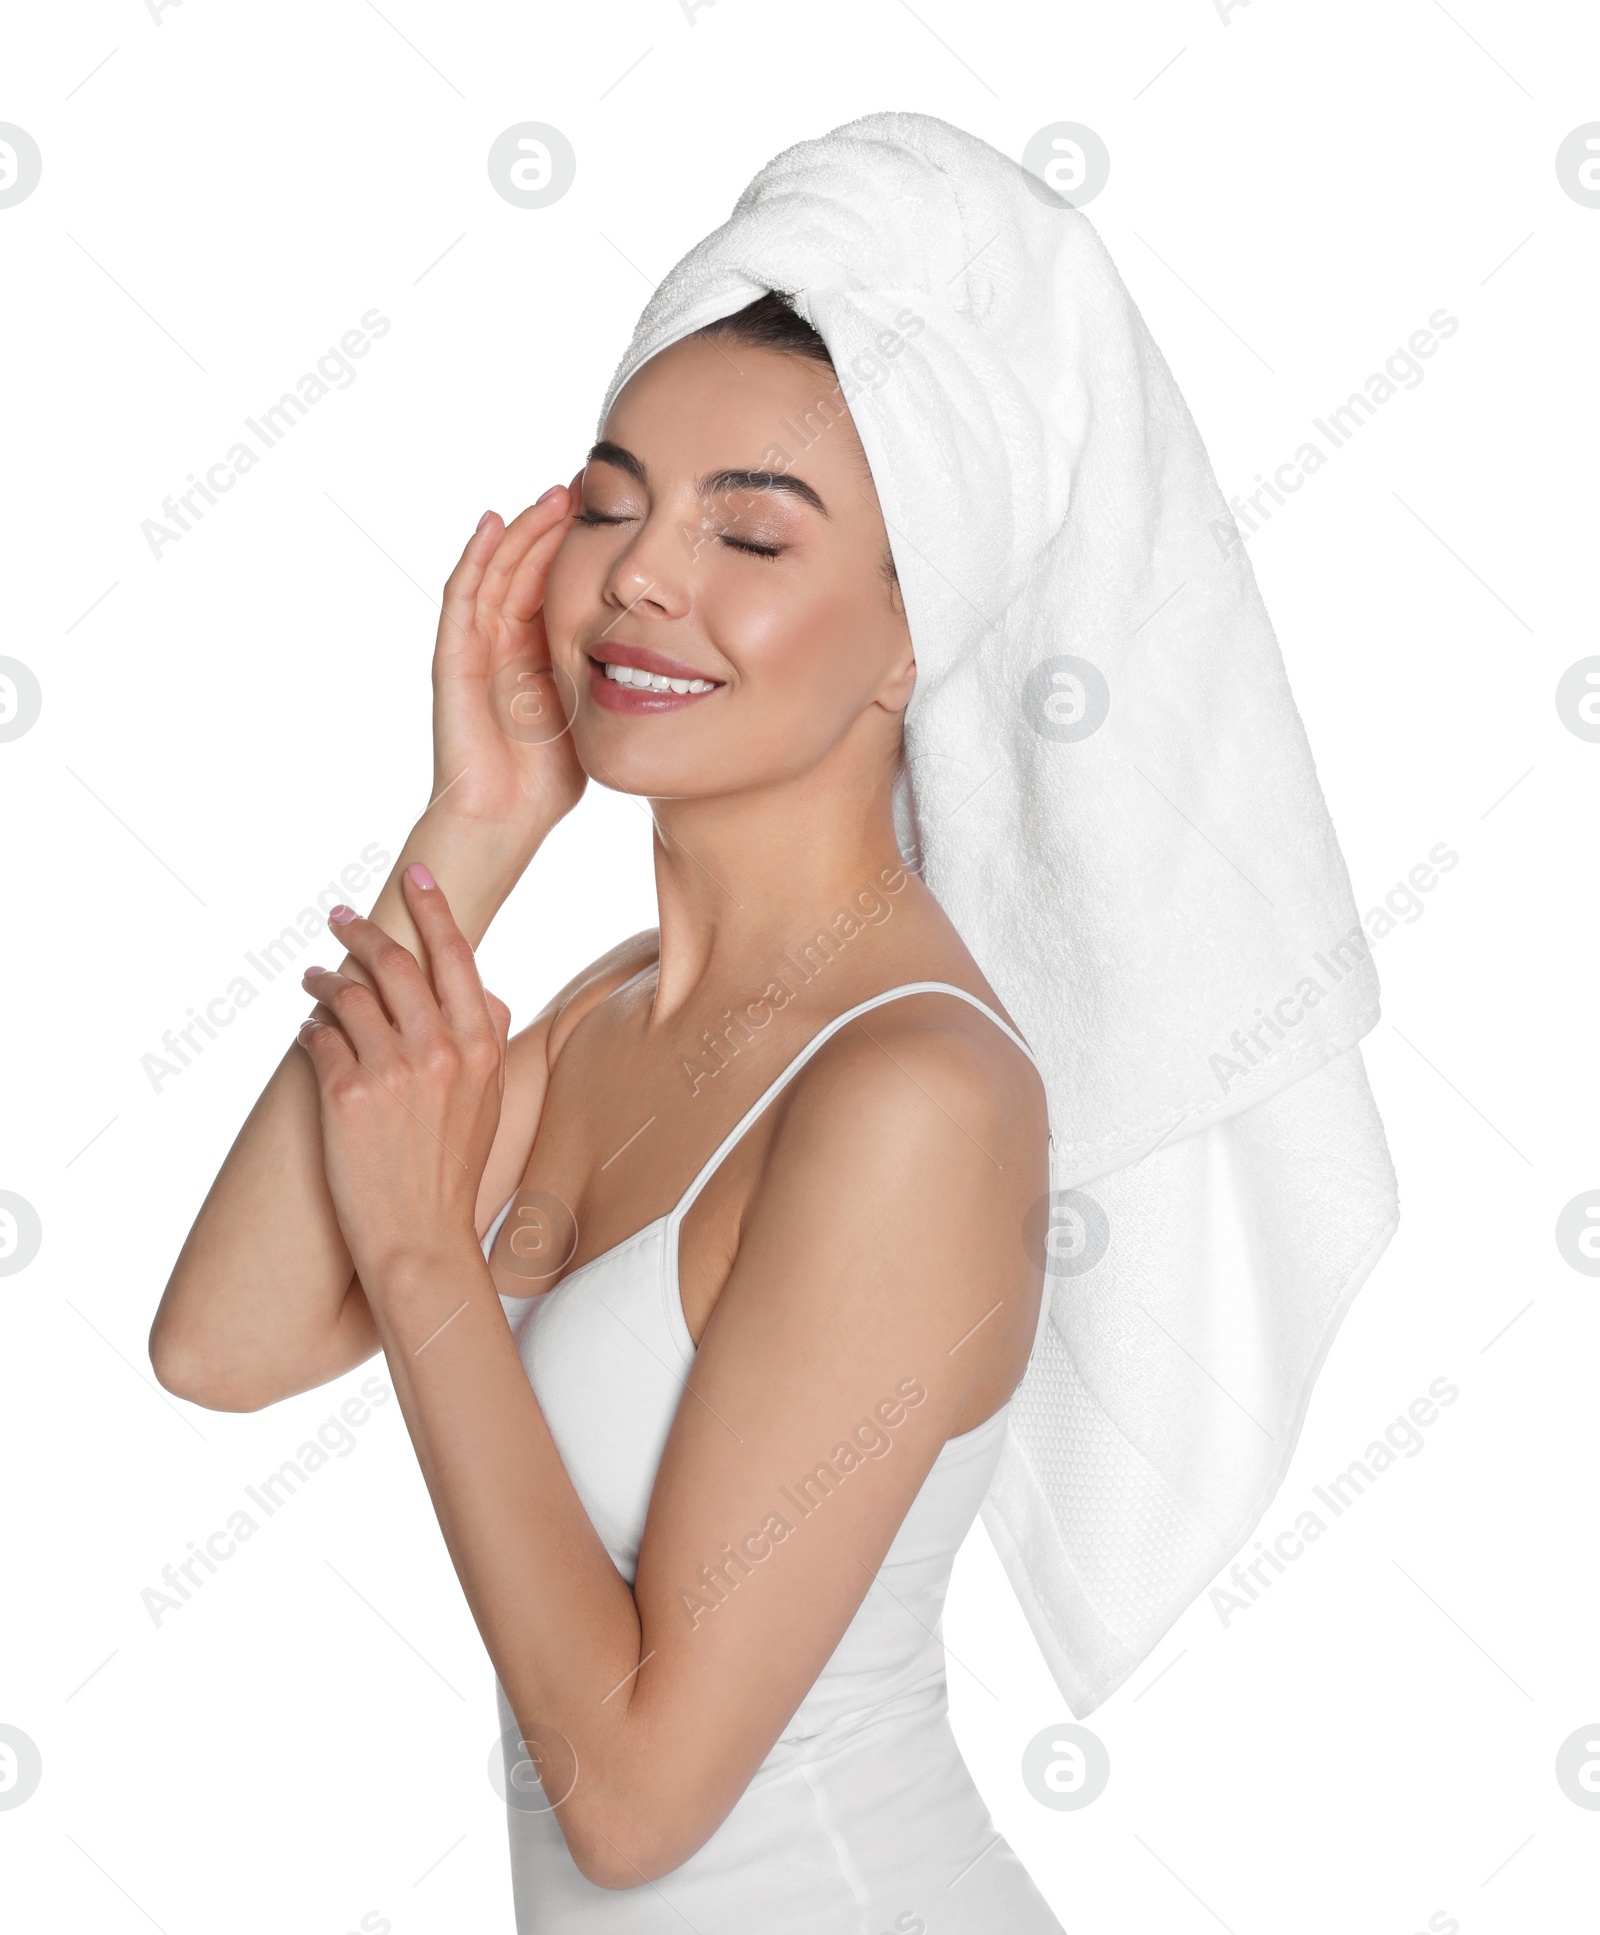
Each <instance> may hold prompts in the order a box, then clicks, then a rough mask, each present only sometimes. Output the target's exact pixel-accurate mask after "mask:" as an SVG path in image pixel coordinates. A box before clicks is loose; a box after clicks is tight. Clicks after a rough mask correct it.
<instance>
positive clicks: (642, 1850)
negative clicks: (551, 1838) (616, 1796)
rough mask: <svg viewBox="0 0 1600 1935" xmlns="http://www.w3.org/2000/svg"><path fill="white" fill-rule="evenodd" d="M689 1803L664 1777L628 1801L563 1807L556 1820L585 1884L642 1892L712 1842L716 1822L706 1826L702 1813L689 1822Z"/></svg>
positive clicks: (557, 1812)
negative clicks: (686, 1803) (648, 1789)
mask: <svg viewBox="0 0 1600 1935" xmlns="http://www.w3.org/2000/svg"><path fill="white" fill-rule="evenodd" d="M573 1798H574V1800H576V1799H577V1798H578V1797H577V1796H576V1795H574V1796H573ZM685 1799H686V1797H685V1796H683V1795H674V1794H673V1792H672V1786H671V1782H670V1780H666V1779H663V1780H661V1781H660V1782H651V1783H650V1791H649V1792H648V1793H646V1794H640V1795H638V1796H636V1797H632V1798H630V1799H629V1800H628V1801H627V1802H626V1803H623V1802H620V1801H617V1802H613V1803H612V1804H609V1805H607V1806H604V1807H598V1806H595V1805H593V1804H591V1805H590V1806H589V1807H588V1808H580V1809H579V1810H578V1811H577V1812H569V1810H568V1808H566V1807H559V1808H557V1809H556V1811H555V1817H556V1820H557V1821H558V1822H559V1823H560V1826H561V1831H562V1834H563V1835H564V1836H565V1838H566V1843H567V1852H568V1853H569V1854H570V1855H571V1856H572V1860H573V1864H574V1866H575V1867H576V1868H577V1870H578V1872H579V1874H581V1875H582V1876H583V1878H584V1880H585V1881H588V1882H592V1883H593V1884H594V1886H595V1887H596V1888H608V1889H613V1890H621V1889H626V1888H643V1887H646V1886H647V1885H648V1884H649V1883H651V1882H654V1881H660V1880H662V1879H663V1878H664V1877H666V1876H667V1875H670V1874H671V1873H672V1871H673V1870H674V1869H675V1868H681V1867H682V1866H683V1864H684V1862H686V1861H687V1860H689V1859H690V1857H691V1856H693V1855H696V1854H698V1853H699V1851H700V1850H701V1848H703V1847H704V1846H705V1844H706V1842H707V1841H709V1840H710V1838H711V1835H712V1832H713V1831H714V1825H715V1824H713V1825H712V1826H710V1827H708V1826H706V1825H705V1822H704V1819H703V1817H702V1816H700V1815H699V1814H698V1813H697V1814H696V1815H695V1817H694V1818H693V1819H691V1818H690V1817H689V1815H688V1814H687V1812H686V1811H685V1807H684V1801H685Z"/></svg>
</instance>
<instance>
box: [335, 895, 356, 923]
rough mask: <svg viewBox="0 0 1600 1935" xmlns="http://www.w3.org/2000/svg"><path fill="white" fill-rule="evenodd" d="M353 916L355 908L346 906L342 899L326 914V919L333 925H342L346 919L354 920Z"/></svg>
mask: <svg viewBox="0 0 1600 1935" xmlns="http://www.w3.org/2000/svg"><path fill="white" fill-rule="evenodd" d="M355 917H356V910H355V909H354V908H353V907H346V906H345V904H344V902H343V901H342V900H341V901H340V902H339V905H338V906H337V907H335V908H334V909H333V910H332V911H331V912H330V913H329V915H328V919H329V920H330V921H332V923H333V925H334V926H335V927H343V926H344V924H345V922H346V921H347V920H354V919H355Z"/></svg>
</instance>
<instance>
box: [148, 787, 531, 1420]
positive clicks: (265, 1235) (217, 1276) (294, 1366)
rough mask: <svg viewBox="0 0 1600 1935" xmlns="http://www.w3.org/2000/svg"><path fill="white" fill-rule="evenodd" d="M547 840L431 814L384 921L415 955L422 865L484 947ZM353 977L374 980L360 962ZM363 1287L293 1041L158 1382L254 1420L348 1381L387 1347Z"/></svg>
mask: <svg viewBox="0 0 1600 1935" xmlns="http://www.w3.org/2000/svg"><path fill="white" fill-rule="evenodd" d="M543 837H544V830H543V829H539V830H536V832H535V833H533V834H529V835H526V836H523V837H521V838H520V839H518V840H512V839H510V838H509V837H504V836H497V835H496V834H495V832H494V830H493V829H492V828H489V829H485V828H484V827H482V826H476V827H475V826H472V825H469V824H463V823H460V822H457V821H453V820H451V819H450V818H449V817H448V816H446V815H444V814H443V813H441V812H440V811H439V810H438V809H433V810H431V811H430V812H428V813H426V814H424V816H423V817H422V819H421V820H419V821H418V823H417V825H416V826H415V827H414V828H413V829H412V831H411V833H410V835H409V836H408V838H407V840H406V842H405V845H404V847H403V849H402V851H401V853H400V856H399V858H398V860H397V861H396V863H395V866H394V869H393V871H392V872H391V873H390V875H389V878H388V880H387V882H386V883H385V885H384V887H383V889H382V891H381V893H380V894H379V896H378V902H377V908H376V910H375V912H376V917H377V918H378V919H379V920H381V921H382V922H383V924H384V925H385V926H386V927H387V929H388V931H389V932H390V933H391V934H393V935H394V936H395V937H396V938H397V939H399V940H401V941H402V942H403V943H404V944H405V945H406V946H408V947H411V948H412V949H414V950H416V949H417V938H416V933H415V929H414V928H413V927H412V924H411V919H410V915H409V914H408V913H407V911H406V908H405V903H404V899H403V897H402V895H401V892H400V888H399V884H398V882H399V876H400V872H401V869H402V868H404V867H406V866H409V865H410V864H411V862H412V861H414V860H421V861H423V863H424V864H425V865H426V866H428V867H429V868H430V869H431V870H432V872H433V873H434V875H435V877H436V878H437V879H438V880H439V881H440V883H441V885H442V886H444V887H445V890H446V891H447V892H448V893H449V895H450V896H451V900H452V903H453V904H455V905H459V906H461V908H462V910H463V921H462V926H463V931H464V932H466V933H467V935H468V938H469V939H470V940H471V941H472V942H473V944H474V945H477V943H478V942H479V941H480V940H481V939H482V937H483V934H484V933H485V931H486V930H487V928H488V926H489V923H490V921H491V920H492V919H493V917H494V915H495V913H496V912H497V911H498V910H499V908H500V906H501V905H502V904H503V903H504V901H505V899H506V897H507V896H508V895H509V894H510V892H511V890H512V888H513V887H514V886H515V885H516V882H517V880H518V878H519V877H520V875H521V874H522V872H523V871H524V869H525V868H526V866H527V864H528V862H529V860H530V859H531V858H532V857H533V854H534V853H536V852H537V850H538V847H539V844H540V843H541V841H542V839H543ZM330 931H333V930H330ZM419 951H420V950H419ZM342 971H343V972H345V973H346V974H348V975H350V976H351V977H352V978H359V979H366V978H367V977H366V975H365V972H364V970H363V969H362V968H361V967H360V965H359V963H356V962H354V961H352V960H350V958H349V957H348V956H347V957H346V959H345V962H344V966H343V969H342ZM353 1279H354V1264H353V1262H352V1259H351V1255H350V1251H349V1248H348V1246H347V1245H346V1243H345V1240H344V1236H343V1234H342V1232H341V1230H340V1227H339V1220H338V1217H337V1215H336V1214H335V1211H334V1207H333V1200H332V1197H331V1196H330V1194H329V1191H328V1185H327V1179H326V1176H325V1173H324V1167H323V1150H322V1130H321V1121H320V1112H319V1105H318V1099H317V1084H316V1079H315V1076H314V1075H313V1073H312V1071H311V1068H310V1066H309V1064H308V1063H307V1061H306V1057H305V1055H304V1053H303V1052H302V1051H301V1049H300V1048H299V1047H298V1046H296V1045H295V1044H293V1043H291V1044H290V1046H289V1047H288V1049H287V1050H286V1052H285V1054H284V1057H283V1059H282V1061H281V1062H280V1063H279V1064H278V1067H277V1068H276V1069H275V1070H274V1072H273V1075H272V1077H271V1079H270V1081H269V1082H268V1083H267V1085H266V1087H265V1089H264V1090H263V1091H262V1093H261V1095H260V1097H259V1098H258V1100H257V1101H256V1104H255V1106H254V1108H252V1110H251V1112H250V1114H249V1116H248V1118H247V1119H246V1121H245V1123H244V1126H243V1127H242V1128H241V1130H240V1132H239V1134H238V1136H237V1137H236V1138H235V1140H234V1143H233V1146H232V1148H231V1149H230V1150H229V1152H228V1155H227V1157H226V1159H225V1160H224V1162H223V1164H222V1167H221V1169H220V1171H219V1172H218V1174H217V1177H216V1180H215V1182H214V1183H213V1184H212V1186H211V1189H210V1191H209V1193H208V1194H207V1196H206V1199H205V1202H204V1204H203V1205H202V1207H201V1209H200V1213H199V1215H198V1216H197V1217H196V1218H195V1221H194V1224H193V1226H192V1228H191V1229H190V1232H189V1235H188V1237H187V1239H186V1241H185V1243H184V1246H183V1249H182V1251H181V1252H180V1254H179V1256H178V1259H177V1262H176V1264H175V1265H174V1267H173V1271H172V1275H171V1278H170V1279H169V1281H168V1283H167V1286H166V1290H165V1292H164V1293H163V1295H162V1299H161V1303H160V1305H159V1307H158V1309H157V1312H156V1316H155V1321H154V1324H153V1325H152V1328H151V1332H150V1355H151V1361H152V1363H153V1365H154V1366H155V1369H156V1372H157V1375H158V1376H159V1377H161V1379H162V1381H163V1383H165V1384H167V1385H168V1387H169V1388H170V1389H173V1390H175V1391H178V1392H179V1393H180V1394H181V1395H184V1396H187V1397H191V1398H192V1399H194V1401H196V1402H198V1403H202V1404H210V1405H213V1406H215V1407H216V1408H221V1409H254V1408H257V1407H259V1405H261V1404H264V1403H269V1402H272V1401H275V1400H276V1399H278V1398H280V1397H285V1396H288V1395H290V1394H291V1393H293V1392H295V1391H297V1390H303V1389H306V1388H309V1387H310V1386H311V1385H313V1384H316V1383H321V1382H323V1381H325V1380H326V1379H327V1378H329V1377H334V1376H338V1375H341V1374H342V1372H343V1371H344V1370H346V1369H348V1368H350V1367H351V1365H353V1364H356V1363H359V1362H360V1361H361V1360H362V1358H364V1357H367V1356H370V1355H371V1354H372V1351H373V1350H374V1349H375V1348H376V1345H377V1335H376V1332H375V1330H374V1328H373V1325H372V1320H371V1317H370V1315H369V1313H368V1311H367V1309H366V1306H365V1300H364V1298H363V1296H362V1294H361V1291H360V1289H359V1287H357V1286H354V1284H353Z"/></svg>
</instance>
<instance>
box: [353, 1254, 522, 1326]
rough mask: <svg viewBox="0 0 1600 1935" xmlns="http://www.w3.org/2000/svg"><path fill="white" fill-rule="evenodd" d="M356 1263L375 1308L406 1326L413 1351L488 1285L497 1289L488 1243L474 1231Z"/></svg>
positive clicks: (357, 1259)
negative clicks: (486, 1254)
mask: <svg viewBox="0 0 1600 1935" xmlns="http://www.w3.org/2000/svg"><path fill="white" fill-rule="evenodd" d="M356 1264H357V1275H358V1276H359V1277H360V1279H361V1287H362V1289H363V1290H364V1291H365V1292H366V1293H367V1298H368V1301H369V1302H370V1303H371V1304H372V1307H373V1309H374V1310H375V1311H377V1312H381V1313H382V1314H383V1315H384V1316H386V1317H387V1318H389V1319H390V1320H391V1321H398V1322H399V1323H400V1324H401V1326H402V1327H403V1330H404V1333H405V1339H404V1340H405V1342H406V1344H407V1347H408V1348H409V1349H412V1350H415V1349H417V1348H419V1347H420V1345H421V1343H422V1342H423V1340H424V1339H425V1338H426V1337H428V1336H429V1335H430V1334H431V1333H432V1331H433V1330H434V1329H435V1328H437V1326H438V1325H440V1324H442V1323H443V1322H444V1321H445V1320H446V1319H447V1318H448V1317H449V1316H450V1314H451V1312H452V1311H456V1310H459V1309H460V1308H461V1304H462V1302H463V1300H464V1299H466V1298H467V1297H469V1296H472V1295H473V1294H474V1292H475V1291H477V1290H479V1289H480V1288H481V1286H482V1285H483V1284H490V1286H491V1287H492V1280H491V1279H490V1277H489V1275H488V1270H487V1267H486V1266H485V1263H484V1257H483V1248H482V1245H481V1244H480V1243H479V1242H478V1239H477V1237H476V1236H474V1235H473V1233H472V1231H471V1230H470V1229H469V1230H466V1231H461V1232H455V1231H452V1232H449V1233H445V1232H441V1233H439V1234H438V1235H437V1236H430V1237H429V1238H427V1239H426V1240H425V1241H422V1242H412V1243H408V1244H407V1245H406V1246H405V1247H404V1248H403V1249H385V1250H382V1251H377V1252H375V1253H373V1254H372V1255H369V1256H365V1257H358V1258H356ZM413 1331H417V1332H418V1335H416V1336H412V1335H411V1333H412V1332H413Z"/></svg>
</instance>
